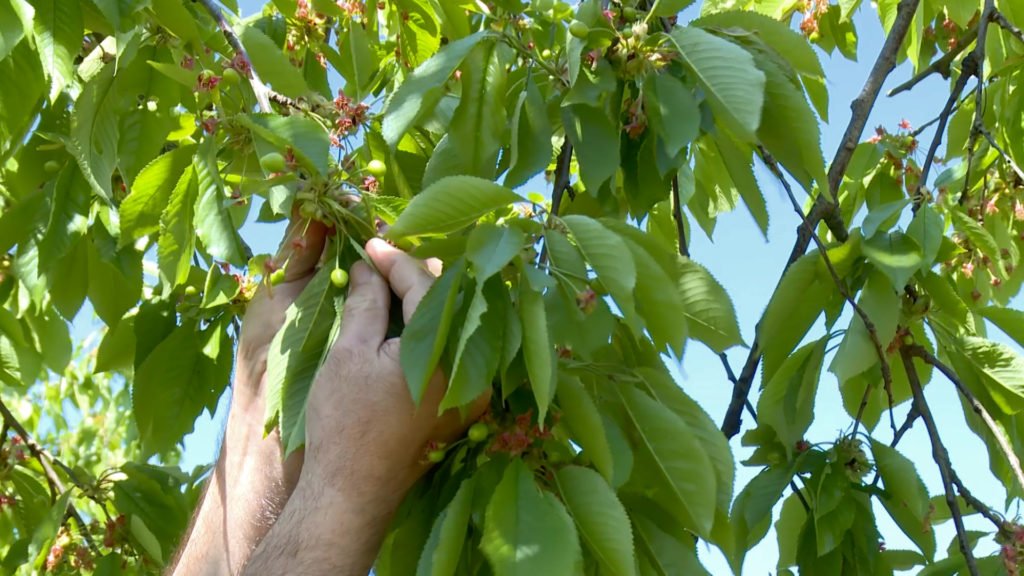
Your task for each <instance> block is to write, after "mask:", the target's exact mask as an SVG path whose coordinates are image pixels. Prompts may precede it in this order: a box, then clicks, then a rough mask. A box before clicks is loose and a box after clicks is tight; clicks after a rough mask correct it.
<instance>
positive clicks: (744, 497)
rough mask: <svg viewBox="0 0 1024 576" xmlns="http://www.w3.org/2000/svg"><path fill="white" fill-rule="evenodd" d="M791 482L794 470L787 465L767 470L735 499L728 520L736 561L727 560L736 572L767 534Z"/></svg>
mask: <svg viewBox="0 0 1024 576" xmlns="http://www.w3.org/2000/svg"><path fill="white" fill-rule="evenodd" d="M792 478H793V470H792V469H790V468H789V466H788V465H776V466H769V467H767V468H765V469H764V470H762V471H761V472H760V473H758V475H757V476H754V478H753V479H751V480H750V482H748V483H747V485H746V486H744V487H743V490H742V491H741V492H740V493H739V495H738V496H736V503H735V504H734V505H733V508H732V517H731V519H730V520H731V522H732V524H733V526H734V528H735V530H734V532H733V533H734V536H735V538H736V557H734V558H730V562H731V563H732V564H733V570H734V571H735V572H737V573H738V572H739V567H740V566H741V565H742V563H743V558H744V556H745V555H746V552H747V550H749V549H750V548H752V547H753V546H754V544H757V543H758V542H760V541H761V539H762V538H764V536H765V534H766V533H767V532H768V528H769V527H770V525H771V520H772V508H774V507H775V504H776V502H778V501H779V498H781V497H782V492H783V491H784V490H785V489H786V485H788V484H789V481H790V479H792Z"/></svg>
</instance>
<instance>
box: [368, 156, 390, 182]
mask: <svg viewBox="0 0 1024 576" xmlns="http://www.w3.org/2000/svg"><path fill="white" fill-rule="evenodd" d="M366 171H367V172H369V173H370V175H371V176H374V177H376V178H380V177H381V176H383V175H385V174H387V173H388V166H387V164H385V163H383V162H381V161H380V160H377V159H376V158H374V159H373V160H370V162H369V164H367V165H366Z"/></svg>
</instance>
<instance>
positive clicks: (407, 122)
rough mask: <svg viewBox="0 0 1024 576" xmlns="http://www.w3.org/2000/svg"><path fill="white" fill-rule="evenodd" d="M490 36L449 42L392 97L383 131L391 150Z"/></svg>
mask: <svg viewBox="0 0 1024 576" xmlns="http://www.w3.org/2000/svg"><path fill="white" fill-rule="evenodd" d="M489 35H490V33H488V32H483V31H481V32H477V33H476V34H472V35H470V36H466V37H465V38H460V39H458V40H456V41H454V42H449V43H448V44H446V45H445V46H444V48H442V49H440V50H438V51H437V54H434V55H433V56H431V57H430V59H429V60H427V61H426V62H424V63H423V64H422V65H421V66H419V67H418V68H416V70H414V71H413V72H412V74H410V75H409V76H408V77H407V78H406V79H405V82H403V83H402V84H401V85H400V86H399V87H398V88H397V89H396V90H395V91H394V92H393V93H392V94H391V97H390V98H389V99H388V101H387V104H386V105H385V106H384V111H383V116H384V125H383V128H382V132H383V134H384V140H385V141H386V142H387V143H388V146H390V147H392V148H394V147H395V146H397V145H398V141H399V140H401V138H402V136H404V135H405V133H406V132H407V131H408V130H409V128H411V127H412V126H413V125H414V124H415V123H416V122H417V120H419V119H420V118H421V117H423V116H424V115H425V114H426V113H427V112H428V111H429V110H431V109H432V108H433V107H434V105H435V104H436V103H437V101H438V100H439V99H440V97H441V94H442V93H443V86H444V83H445V81H446V80H448V78H449V77H450V76H451V75H452V73H454V72H455V69H456V68H458V67H459V65H460V64H461V63H462V60H463V59H465V57H466V55H467V54H469V52H470V50H472V49H473V47H474V46H476V44H477V43H478V42H480V41H481V40H482V39H484V38H486V37H488V36H489Z"/></svg>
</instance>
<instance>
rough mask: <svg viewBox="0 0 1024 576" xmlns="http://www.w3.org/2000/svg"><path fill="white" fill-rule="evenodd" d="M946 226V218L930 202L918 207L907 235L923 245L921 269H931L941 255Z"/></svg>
mask: <svg viewBox="0 0 1024 576" xmlns="http://www.w3.org/2000/svg"><path fill="white" fill-rule="evenodd" d="M945 228H946V222H945V220H943V218H942V216H941V215H939V213H938V212H936V211H935V209H934V208H932V207H931V205H930V204H922V205H921V206H920V207H919V208H918V209H917V214H915V215H914V219H913V220H911V221H910V224H909V225H908V226H907V236H909V237H910V238H912V239H913V240H914V241H915V242H917V244H918V246H920V247H921V252H922V254H923V258H922V259H921V268H920V270H921V271H926V270H930V269H931V267H932V266H933V265H935V260H936V259H937V258H938V256H939V248H940V247H941V246H942V238H943V237H944V232H945Z"/></svg>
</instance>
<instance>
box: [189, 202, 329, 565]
mask: <svg viewBox="0 0 1024 576" xmlns="http://www.w3.org/2000/svg"><path fill="white" fill-rule="evenodd" d="M326 234H327V230H326V228H325V227H324V226H323V225H322V224H320V223H318V222H312V221H305V220H300V219H295V220H293V221H292V223H291V225H290V226H289V229H288V233H287V234H286V235H285V240H284V242H283V243H282V245H281V249H280V250H279V252H278V255H277V256H276V257H275V259H274V262H277V263H280V264H285V263H286V266H285V279H284V282H282V283H280V284H278V285H277V286H273V287H267V286H261V287H260V288H259V290H258V291H257V293H256V295H255V296H254V298H253V300H252V302H250V304H249V307H248V309H247V310H246V313H245V317H244V320H243V322H242V334H241V339H240V341H239V344H238V353H237V357H236V361H235V380H234V384H233V385H232V394H231V407H230V410H229V412H228V423H227V427H226V429H225V433H224V441H223V444H222V446H221V452H220V456H219V457H218V459H217V464H216V466H215V467H214V470H213V473H212V475H211V478H210V481H209V483H208V484H207V488H206V493H205V494H204V496H203V499H202V502H201V504H200V505H199V508H198V509H197V511H196V514H195V516H194V517H193V522H192V526H191V528H190V530H189V532H188V533H187V534H186V537H185V539H184V542H185V543H184V544H183V545H182V546H181V547H180V551H179V556H178V558H177V560H176V561H175V562H173V563H172V566H173V568H172V569H171V571H170V572H169V573H170V574H176V575H177V574H181V575H189V576H192V575H197V574H198V575H211V576H212V575H224V574H238V573H239V572H241V569H242V567H243V566H244V565H245V563H246V562H247V561H248V559H249V556H250V555H251V554H252V552H253V550H255V549H256V546H257V545H258V544H259V543H260V541H261V540H262V539H263V537H264V536H265V535H266V533H267V531H268V530H270V527H271V526H272V525H273V523H274V521H275V520H276V519H277V517H278V515H279V514H280V512H281V509H282V508H283V507H284V505H285V502H286V501H287V500H288V497H289V496H290V495H291V493H292V491H293V490H294V489H295V484H296V483H297V481H298V477H299V472H300V470H301V466H302V454H301V452H299V453H295V454H293V455H292V456H291V457H289V459H288V460H287V461H285V462H282V461H281V442H280V439H279V437H278V434H277V432H276V431H274V432H272V433H271V434H268V435H266V436H264V434H263V422H264V417H265V415H264V409H265V401H264V398H263V396H264V388H265V386H266V370H267V351H268V349H269V347H270V343H271V341H272V339H273V338H274V335H275V334H276V333H277V331H278V330H279V329H280V328H281V326H282V325H283V324H284V319H285V311H286V310H287V309H288V306H290V305H291V304H292V302H294V301H295V299H296V298H297V297H298V296H299V294H300V293H301V292H302V289H303V288H305V286H306V284H307V283H309V280H310V279H311V278H312V277H313V274H314V273H315V272H316V266H317V264H318V262H319V261H320V257H321V254H322V252H323V247H324V242H325V237H326Z"/></svg>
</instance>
